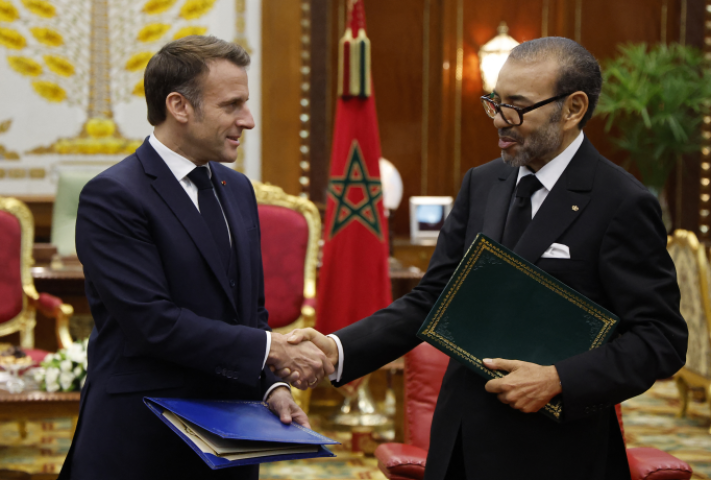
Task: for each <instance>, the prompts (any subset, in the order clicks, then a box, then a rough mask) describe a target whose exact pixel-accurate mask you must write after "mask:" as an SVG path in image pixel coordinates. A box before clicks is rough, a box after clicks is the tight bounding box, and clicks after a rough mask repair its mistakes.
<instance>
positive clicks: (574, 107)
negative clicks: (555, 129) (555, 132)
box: [563, 92, 590, 130]
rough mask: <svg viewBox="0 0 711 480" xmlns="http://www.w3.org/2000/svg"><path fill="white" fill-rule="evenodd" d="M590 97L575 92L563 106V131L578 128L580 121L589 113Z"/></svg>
mask: <svg viewBox="0 0 711 480" xmlns="http://www.w3.org/2000/svg"><path fill="white" fill-rule="evenodd" d="M589 104H590V102H589V101H588V96H587V95H586V94H585V92H575V93H573V94H571V95H570V96H569V97H568V98H567V100H566V102H565V104H564V106H563V121H564V125H563V129H564V130H569V129H572V128H577V126H578V124H579V123H580V121H581V120H582V119H583V117H584V116H585V113H586V112H587V111H588V106H589Z"/></svg>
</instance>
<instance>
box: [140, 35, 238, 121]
mask: <svg viewBox="0 0 711 480" xmlns="http://www.w3.org/2000/svg"><path fill="white" fill-rule="evenodd" d="M215 60H228V61H230V62H232V63H233V64H235V65H237V66H238V67H241V68H246V67H248V66H249V62H250V59H249V54H248V53H247V52H246V51H245V49H244V48H242V47H241V46H239V45H237V44H234V43H230V42H226V41H224V40H220V39H219V38H216V37H212V36H198V35H190V36H188V37H183V38H181V39H179V40H175V41H172V42H170V43H167V44H166V45H164V46H163V48H161V49H160V50H159V51H158V53H156V54H155V55H153V57H152V58H151V60H150V61H149V62H148V66H147V67H146V71H145V72H144V74H143V86H144V89H145V92H146V104H147V106H148V122H150V124H151V125H153V126H156V125H160V124H161V123H163V122H164V121H165V119H166V116H167V112H166V108H165V99H166V98H167V97H168V95H170V94H171V93H172V92H178V93H180V94H181V95H182V96H184V97H185V98H186V99H188V101H189V102H190V104H191V105H192V106H193V108H194V109H195V111H196V112H197V113H198V115H199V114H200V112H201V110H200V107H201V101H202V77H203V76H205V75H206V74H207V72H208V71H209V69H210V67H209V62H211V61H215Z"/></svg>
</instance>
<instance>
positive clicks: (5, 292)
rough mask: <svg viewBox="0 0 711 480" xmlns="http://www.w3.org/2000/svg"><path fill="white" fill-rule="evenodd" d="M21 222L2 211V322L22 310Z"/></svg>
mask: <svg viewBox="0 0 711 480" xmlns="http://www.w3.org/2000/svg"><path fill="white" fill-rule="evenodd" d="M21 237H22V234H21V230H20V222H19V220H18V219H17V217H15V216H14V215H12V214H10V213H8V212H3V211H0V265H2V266H3V268H0V323H5V322H8V321H10V320H12V319H13V318H15V317H17V316H18V315H19V314H20V312H21V311H22V277H21V275H20V238H21Z"/></svg>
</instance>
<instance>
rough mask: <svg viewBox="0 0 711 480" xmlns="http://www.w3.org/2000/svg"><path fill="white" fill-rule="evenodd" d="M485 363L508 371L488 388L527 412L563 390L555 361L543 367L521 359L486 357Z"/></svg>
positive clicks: (510, 403)
mask: <svg viewBox="0 0 711 480" xmlns="http://www.w3.org/2000/svg"><path fill="white" fill-rule="evenodd" d="M484 366H486V367H487V368H490V369H492V370H504V371H506V372H509V374H508V375H506V376H505V377H503V378H497V379H495V380H489V381H488V382H487V383H486V391H487V392H489V393H495V394H497V397H498V398H499V400H500V401H501V402H502V403H505V404H507V405H510V406H511V407H513V408H515V409H516V410H521V411H522V412H524V413H532V412H537V411H538V410H540V409H541V408H543V407H544V406H545V405H546V404H547V403H548V402H550V400H551V398H553V397H555V396H556V395H558V394H559V393H561V392H562V391H563V389H562V388H561V386H560V377H559V376H558V370H556V368H555V367H554V366H553V365H550V366H545V367H544V366H541V365H536V364H535V363H529V362H521V361H519V360H504V359H503V358H494V359H491V358H485V359H484Z"/></svg>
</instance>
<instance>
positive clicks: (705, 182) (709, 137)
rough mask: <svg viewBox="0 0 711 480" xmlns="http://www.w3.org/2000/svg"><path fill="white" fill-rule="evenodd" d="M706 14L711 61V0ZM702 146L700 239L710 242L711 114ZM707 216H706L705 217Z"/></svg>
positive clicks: (706, 52)
mask: <svg viewBox="0 0 711 480" xmlns="http://www.w3.org/2000/svg"><path fill="white" fill-rule="evenodd" d="M704 3H705V7H706V8H705V9H704V10H705V14H704V17H705V18H704V42H703V52H704V57H705V58H706V59H707V60H709V59H711V0H706V1H705V2H704ZM701 131H702V133H703V135H702V138H703V140H702V144H701V169H700V171H699V182H700V192H699V207H698V208H699V238H700V239H701V240H703V241H708V240H709V219H710V218H711V217H709V215H708V211H709V207H710V205H709V203H710V202H709V201H710V200H711V187H710V186H709V185H710V184H711V112H705V113H704V118H703V123H702V124H701ZM704 214H706V215H704Z"/></svg>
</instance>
